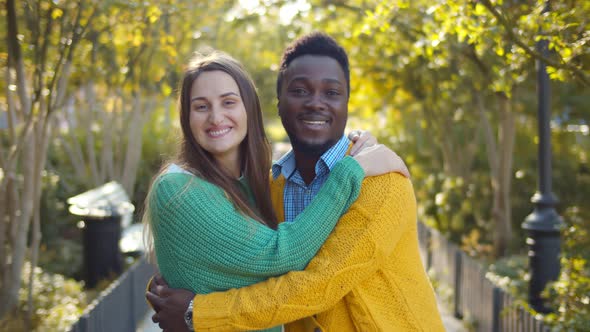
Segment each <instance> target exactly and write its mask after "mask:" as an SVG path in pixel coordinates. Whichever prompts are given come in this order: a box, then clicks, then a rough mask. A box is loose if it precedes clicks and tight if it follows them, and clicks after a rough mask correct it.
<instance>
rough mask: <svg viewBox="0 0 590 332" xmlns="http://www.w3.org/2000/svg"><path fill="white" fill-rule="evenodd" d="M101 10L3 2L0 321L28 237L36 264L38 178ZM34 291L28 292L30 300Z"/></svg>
mask: <svg viewBox="0 0 590 332" xmlns="http://www.w3.org/2000/svg"><path fill="white" fill-rule="evenodd" d="M98 9H99V8H98V5H96V4H88V3H86V2H85V1H83V0H80V1H77V2H68V3H59V4H58V3H56V2H53V1H42V2H32V1H22V2H19V7H17V6H16V4H15V1H14V0H7V1H6V12H5V13H6V14H5V15H6V23H7V30H6V39H7V41H8V43H7V44H8V49H7V56H6V58H7V66H6V70H5V77H6V82H7V84H6V87H5V88H6V102H7V103H6V104H7V115H8V116H7V118H8V129H7V131H6V132H3V133H2V144H3V145H4V146H6V147H7V149H6V150H4V149H3V151H2V153H0V166H1V168H2V173H3V177H2V178H1V179H0V203H1V204H0V206H1V207H0V218H1V220H0V221H1V222H0V257H2V260H1V261H0V271H1V273H2V276H1V280H0V317H2V316H3V315H5V314H6V313H7V312H8V311H9V310H10V309H12V308H13V307H14V305H15V304H16V302H17V299H18V290H19V287H20V283H21V279H20V278H21V271H22V267H23V263H24V260H25V256H26V251H27V243H28V241H27V236H28V235H29V233H30V234H31V240H30V243H31V253H30V260H31V262H32V264H33V266H34V265H35V264H36V260H37V255H38V246H39V242H40V237H41V234H40V230H39V229H40V225H39V223H40V215H39V202H40V197H41V186H40V184H41V181H40V177H41V174H42V171H43V169H44V165H45V156H46V151H47V145H48V142H49V140H48V138H49V136H50V135H51V130H52V118H53V116H54V115H55V113H56V111H57V110H58V109H60V108H61V107H62V106H63V102H64V96H65V92H66V87H67V85H68V79H69V78H70V74H71V67H72V62H73V59H74V55H75V52H76V51H77V48H78V46H79V44H80V41H81V39H82V38H83V36H84V33H85V31H86V28H87V27H88V25H89V24H90V23H91V22H92V19H93V18H94V16H95V14H96V12H97V10H98ZM31 226H32V229H30V228H31ZM31 277H32V275H31ZM29 284H30V285H31V286H30V287H32V283H29ZM31 293H32V288H30V289H29V297H30V296H31V295H30V294H31ZM31 310H32V308H29V315H30V314H31Z"/></svg>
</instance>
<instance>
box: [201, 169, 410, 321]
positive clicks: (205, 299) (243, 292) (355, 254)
mask: <svg viewBox="0 0 590 332" xmlns="http://www.w3.org/2000/svg"><path fill="white" fill-rule="evenodd" d="M411 223H416V200H415V197H414V192H413V188H412V184H411V182H410V180H408V179H406V178H404V177H403V176H401V175H399V174H396V173H391V174H386V175H382V176H379V177H371V178H367V179H365V180H364V182H363V185H362V189H361V193H360V196H359V198H358V199H357V201H356V203H355V204H354V205H353V206H352V207H351V208H350V209H349V211H348V212H347V213H346V214H345V215H343V216H342V218H341V219H340V221H339V222H338V224H337V226H336V228H335V229H334V231H333V232H332V234H331V235H330V237H329V238H328V240H327V241H326V242H325V244H324V245H323V247H322V248H321V250H320V251H319V252H318V254H317V255H316V256H315V258H313V260H312V261H311V262H310V263H309V265H308V266H307V267H306V269H305V270H304V271H292V272H289V273H287V274H285V275H283V276H280V277H276V278H271V279H268V280H266V281H264V282H261V283H258V284H255V285H252V286H248V287H244V288H240V289H231V290H229V291H226V292H219V293H211V294H208V295H197V296H196V297H195V299H194V308H195V309H194V313H193V318H194V320H193V322H194V327H195V330H196V331H200V330H201V331H202V330H215V331H235V330H250V329H263V328H268V327H272V326H276V325H279V324H284V323H287V322H290V321H294V320H297V319H301V318H303V317H307V316H311V315H313V314H316V313H319V312H322V311H325V310H327V309H329V308H331V307H332V306H334V305H335V304H336V303H337V302H338V301H339V300H341V299H342V298H343V297H344V296H345V295H346V294H347V293H349V292H350V291H351V290H352V288H354V287H355V286H356V285H358V283H359V282H362V281H363V280H365V279H367V278H369V277H370V276H371V275H373V274H374V273H375V272H376V271H377V270H378V268H379V267H380V266H382V265H383V263H384V261H385V259H387V257H389V256H390V255H391V253H392V251H393V250H394V248H395V247H396V244H397V243H398V241H399V239H400V237H401V236H402V234H404V232H405V231H406V230H407V229H408V228H409V227H408V226H409V225H411Z"/></svg>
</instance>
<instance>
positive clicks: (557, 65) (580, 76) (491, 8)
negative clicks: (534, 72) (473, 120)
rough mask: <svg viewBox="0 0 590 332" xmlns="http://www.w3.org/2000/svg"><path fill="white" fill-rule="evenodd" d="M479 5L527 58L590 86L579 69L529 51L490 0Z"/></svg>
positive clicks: (531, 50)
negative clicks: (556, 69) (562, 71)
mask: <svg viewBox="0 0 590 332" xmlns="http://www.w3.org/2000/svg"><path fill="white" fill-rule="evenodd" d="M479 3H481V4H482V5H483V6H484V7H485V8H486V9H487V10H489V12H490V13H491V14H492V15H493V16H494V17H495V18H496V19H497V20H498V22H499V23H500V24H501V25H502V26H503V27H504V30H506V33H507V34H508V37H509V38H510V40H511V41H512V42H513V43H514V44H516V45H517V46H519V47H520V48H522V49H523V50H524V52H525V53H526V54H528V55H529V56H531V57H533V58H535V59H538V60H540V61H543V62H545V64H547V65H549V66H551V67H555V68H560V69H566V70H568V71H570V72H571V73H573V74H574V75H575V76H577V78H578V79H579V80H580V81H581V82H582V83H584V84H585V85H590V78H588V77H587V75H586V73H585V72H584V71H583V70H581V69H580V68H578V67H576V66H574V65H572V64H569V63H566V62H563V61H561V62H560V61H555V60H553V59H551V58H548V57H546V56H544V55H543V54H541V53H539V52H537V51H536V50H534V49H531V48H530V47H529V46H528V45H526V44H525V43H524V42H522V41H521V40H520V38H519V37H518V36H517V35H516V34H515V33H514V31H513V30H512V28H511V24H510V22H508V20H507V19H506V18H505V17H504V16H502V14H501V13H500V12H498V11H497V10H496V8H495V6H494V5H493V4H492V3H491V2H490V0H480V1H479Z"/></svg>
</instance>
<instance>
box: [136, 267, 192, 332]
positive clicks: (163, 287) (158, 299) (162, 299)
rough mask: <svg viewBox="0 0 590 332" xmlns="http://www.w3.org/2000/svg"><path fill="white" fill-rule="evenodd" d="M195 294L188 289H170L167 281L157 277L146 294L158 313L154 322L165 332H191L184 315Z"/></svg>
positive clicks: (153, 317) (154, 316)
mask: <svg viewBox="0 0 590 332" xmlns="http://www.w3.org/2000/svg"><path fill="white" fill-rule="evenodd" d="M194 296H195V294H194V293H193V292H191V291H189V290H186V289H174V288H170V287H168V284H167V283H166V281H165V280H164V279H163V278H162V277H161V276H159V275H156V276H155V277H154V279H153V281H152V282H151V284H150V287H149V290H148V292H147V293H146V294H145V297H146V298H147V300H148V301H149V302H150V303H151V304H152V306H153V308H154V310H155V311H156V313H155V314H154V315H153V316H152V321H153V322H154V323H157V324H158V325H159V326H160V328H161V329H162V330H163V331H164V332H177V331H189V329H188V327H187V326H186V323H185V321H184V313H185V312H186V309H187V308H188V304H189V302H190V301H191V300H192V299H193V297H194Z"/></svg>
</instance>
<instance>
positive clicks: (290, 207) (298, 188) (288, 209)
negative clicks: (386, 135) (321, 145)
mask: <svg viewBox="0 0 590 332" xmlns="http://www.w3.org/2000/svg"><path fill="white" fill-rule="evenodd" d="M348 146H349V140H348V138H347V137H346V136H342V138H341V139H340V140H339V141H338V142H337V143H336V144H334V145H333V146H332V147H331V148H330V149H329V150H328V151H326V152H324V154H323V155H322V156H321V157H320V159H319V160H318V162H317V163H316V165H315V174H316V175H315V178H314V179H313V181H311V183H310V184H309V185H306V184H305V181H303V178H302V177H301V174H300V173H299V171H298V170H297V169H296V167H295V154H294V153H293V150H291V151H289V152H288V153H287V154H285V155H284V156H283V157H281V159H279V161H277V162H275V163H274V164H273V165H272V176H273V178H274V179H276V178H277V177H278V176H279V175H280V174H283V176H284V177H285V180H286V181H285V191H284V194H283V195H284V196H283V202H284V205H285V206H284V209H285V221H287V222H291V221H293V220H295V217H297V215H299V213H301V212H302V211H303V209H305V207H306V206H308V205H309V203H311V200H312V199H313V198H314V197H315V195H317V193H318V192H319V191H320V188H321V187H322V185H323V184H324V182H326V179H328V175H329V174H330V171H331V170H332V168H333V167H334V166H335V165H336V163H337V162H338V161H339V160H340V159H342V158H344V157H345V156H346V152H347V151H348Z"/></svg>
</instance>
